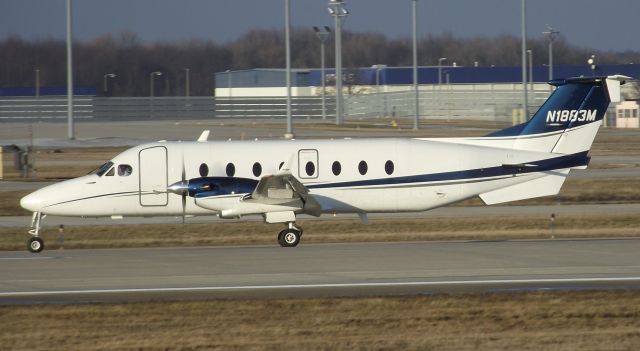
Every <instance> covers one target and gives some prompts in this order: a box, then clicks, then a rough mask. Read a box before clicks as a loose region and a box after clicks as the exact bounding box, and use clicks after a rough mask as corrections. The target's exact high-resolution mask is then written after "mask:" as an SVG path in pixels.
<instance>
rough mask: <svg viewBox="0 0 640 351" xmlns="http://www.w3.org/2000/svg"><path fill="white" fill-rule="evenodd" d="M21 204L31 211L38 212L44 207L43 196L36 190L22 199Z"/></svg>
mask: <svg viewBox="0 0 640 351" xmlns="http://www.w3.org/2000/svg"><path fill="white" fill-rule="evenodd" d="M20 206H22V208H24V209H25V210H29V211H31V212H38V211H40V209H41V208H42V197H40V196H39V195H38V191H35V192H33V193H31V194H29V195H27V196H25V197H23V198H22V199H20Z"/></svg>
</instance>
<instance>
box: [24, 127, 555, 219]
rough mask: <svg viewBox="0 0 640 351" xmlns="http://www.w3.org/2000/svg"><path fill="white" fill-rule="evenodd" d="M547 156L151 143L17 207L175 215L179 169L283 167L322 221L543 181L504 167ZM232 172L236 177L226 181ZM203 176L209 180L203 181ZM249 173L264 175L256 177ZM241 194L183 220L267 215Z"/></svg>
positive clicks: (434, 147)
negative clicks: (173, 188)
mask: <svg viewBox="0 0 640 351" xmlns="http://www.w3.org/2000/svg"><path fill="white" fill-rule="evenodd" d="M553 156H554V155H553V154H550V153H546V152H544V153H543V152H535V151H525V150H517V149H511V148H502V147H488V146H479V145H467V144H464V143H459V142H456V140H455V139H430V140H429V139H400V138H385V139H335V140H267V141H214V142H157V143H150V144H144V145H140V146H136V147H133V148H131V149H129V150H127V151H125V152H123V153H121V154H120V155H118V156H116V157H115V158H113V160H111V162H113V170H114V171H113V172H112V174H109V173H106V174H103V175H102V176H98V175H97V174H90V175H86V176H83V177H79V178H76V179H72V180H68V181H64V182H61V183H58V184H54V185H51V186H48V187H45V188H43V189H41V190H38V191H36V192H34V193H32V194H30V195H28V196H27V197H25V198H23V200H22V202H21V204H22V206H23V207H25V208H27V209H30V210H32V211H34V212H36V211H39V212H41V213H42V214H51V215H63V216H88V217H94V216H161V215H180V214H182V213H183V208H182V198H181V196H180V195H177V194H172V193H170V192H167V187H168V186H169V185H171V184H172V183H175V182H177V181H180V179H181V177H182V169H183V167H184V171H185V173H186V174H185V176H186V179H191V178H198V177H202V176H209V177H214V176H215V177H225V176H230V175H232V176H234V177H240V178H251V179H255V180H259V179H260V178H261V177H263V176H265V175H268V174H275V173H277V172H278V170H279V167H281V165H282V164H283V163H286V164H287V165H288V166H289V168H290V170H291V173H292V175H293V176H294V177H296V178H297V179H298V180H299V181H300V182H301V183H302V184H304V185H305V186H306V187H307V188H308V189H309V191H310V195H311V196H312V197H313V198H314V199H315V200H316V201H317V202H318V203H319V204H320V205H321V212H322V213H347V212H348V213H367V212H402V211H424V210H428V209H432V208H435V207H439V206H443V205H447V204H450V203H453V202H456V201H460V200H463V199H467V198H470V197H474V196H477V195H480V194H483V193H488V192H491V191H493V190H496V189H500V188H504V187H508V186H511V185H514V184H519V183H523V182H526V181H531V180H534V179H536V178H540V177H545V176H547V175H548V174H549V173H548V172H531V171H528V172H519V171H517V170H509V169H504V168H502V166H503V165H505V164H526V163H528V162H533V161H539V160H542V159H548V158H550V157H553ZM309 163H311V164H312V165H309ZM337 163H339V168H340V171H339V172H335V171H336V170H337V166H336V164H337ZM364 163H366V171H365V169H364V168H365V167H364ZM203 164H204V165H206V167H205V166H202V165H203ZM230 164H231V165H233V166H232V168H233V169H234V170H235V172H234V173H233V174H228V173H227V170H228V168H231V166H229V165H230ZM121 165H124V166H127V165H128V166H130V169H131V173H130V174H129V175H125V174H119V173H120V172H119V170H120V168H119V166H121ZM257 165H259V167H258V166H257ZM122 168H123V169H126V168H127V167H122ZM204 168H206V169H207V172H206V173H200V172H201V169H202V170H203V171H204ZM254 168H255V170H256V171H257V168H260V172H259V173H258V172H256V173H254ZM110 173H111V172H110ZM336 173H337V174H336ZM244 195H246V193H244V194H232V195H229V196H224V197H220V198H215V199H208V200H207V206H205V207H203V206H199V205H198V204H197V201H196V200H194V198H192V197H187V199H186V207H185V211H184V213H185V214H187V215H207V214H215V213H220V212H221V211H223V210H224V209H228V208H238V209H239V210H238V212H237V213H238V214H239V215H245V214H252V213H260V211H262V210H264V209H262V210H261V209H260V208H255V209H252V208H250V207H244V209H243V207H242V206H241V205H243V204H242V201H243V197H244ZM285 210H286V209H285Z"/></svg>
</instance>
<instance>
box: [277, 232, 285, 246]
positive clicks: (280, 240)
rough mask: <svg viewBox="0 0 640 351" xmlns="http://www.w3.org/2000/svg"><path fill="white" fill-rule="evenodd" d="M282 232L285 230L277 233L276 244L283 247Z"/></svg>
mask: <svg viewBox="0 0 640 351" xmlns="http://www.w3.org/2000/svg"><path fill="white" fill-rule="evenodd" d="M284 232H285V230H282V231H280V233H278V244H280V246H282V247H285V244H284V241H283V237H284Z"/></svg>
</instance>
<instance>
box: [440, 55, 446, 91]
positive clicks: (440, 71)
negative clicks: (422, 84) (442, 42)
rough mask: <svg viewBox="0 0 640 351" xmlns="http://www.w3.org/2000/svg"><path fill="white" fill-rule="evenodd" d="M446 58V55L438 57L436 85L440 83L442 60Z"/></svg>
mask: <svg viewBox="0 0 640 351" xmlns="http://www.w3.org/2000/svg"><path fill="white" fill-rule="evenodd" d="M446 59H447V58H446V57H441V58H439V59H438V85H442V62H443V61H445V60H446Z"/></svg>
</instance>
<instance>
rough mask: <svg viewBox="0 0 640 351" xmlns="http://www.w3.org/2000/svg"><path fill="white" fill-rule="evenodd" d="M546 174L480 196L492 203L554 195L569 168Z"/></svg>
mask: <svg viewBox="0 0 640 351" xmlns="http://www.w3.org/2000/svg"><path fill="white" fill-rule="evenodd" d="M547 174H548V175H545V176H543V177H540V178H537V179H534V180H530V181H528V182H524V183H520V184H516V185H512V186H509V187H506V188H501V189H498V190H493V191H489V192H486V193H484V194H480V198H481V199H482V201H484V203H485V204H487V205H494V204H500V203H503V202H509V201H518V200H525V199H531V198H535V197H542V196H551V195H556V194H558V193H559V192H560V188H561V187H562V184H563V183H564V180H565V179H566V178H567V175H568V174H569V169H564V170H560V171H555V172H548V173H547Z"/></svg>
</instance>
